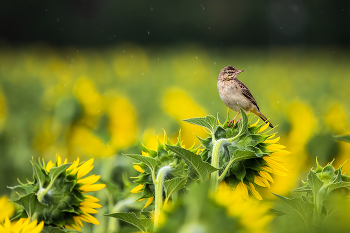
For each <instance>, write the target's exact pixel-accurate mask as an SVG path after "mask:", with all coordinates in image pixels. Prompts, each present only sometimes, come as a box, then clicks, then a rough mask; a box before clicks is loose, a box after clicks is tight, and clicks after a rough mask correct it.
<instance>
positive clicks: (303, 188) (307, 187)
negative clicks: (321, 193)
mask: <svg viewBox="0 0 350 233" xmlns="http://www.w3.org/2000/svg"><path fill="white" fill-rule="evenodd" d="M292 191H294V192H307V193H312V189H311V187H310V185H309V184H307V185H305V186H303V187H299V188H296V189H293V190H292Z"/></svg>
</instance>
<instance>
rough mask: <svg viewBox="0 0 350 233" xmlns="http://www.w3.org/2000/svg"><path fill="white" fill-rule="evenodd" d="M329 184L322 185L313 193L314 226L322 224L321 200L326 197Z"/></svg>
mask: <svg viewBox="0 0 350 233" xmlns="http://www.w3.org/2000/svg"><path fill="white" fill-rule="evenodd" d="M328 187H329V185H328V184H326V185H323V186H322V187H321V188H320V189H319V190H318V192H317V194H316V195H315V200H314V213H313V223H314V225H315V226H321V224H322V208H323V200H324V199H325V198H326V195H327V191H328Z"/></svg>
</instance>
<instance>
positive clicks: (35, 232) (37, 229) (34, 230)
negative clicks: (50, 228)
mask: <svg viewBox="0 0 350 233" xmlns="http://www.w3.org/2000/svg"><path fill="white" fill-rule="evenodd" d="M43 228H44V221H41V222H40V223H39V224H38V225H37V226H36V227H35V228H34V229H33V230H32V231H31V232H30V233H40V232H41V230H42V229H43Z"/></svg>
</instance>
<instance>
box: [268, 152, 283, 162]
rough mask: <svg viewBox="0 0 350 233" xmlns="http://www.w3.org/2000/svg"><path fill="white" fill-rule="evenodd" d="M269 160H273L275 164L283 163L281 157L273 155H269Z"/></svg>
mask: <svg viewBox="0 0 350 233" xmlns="http://www.w3.org/2000/svg"><path fill="white" fill-rule="evenodd" d="M269 158H270V159H272V160H275V161H276V162H279V163H284V162H285V161H284V159H283V158H282V157H281V156H275V155H272V154H270V155H269Z"/></svg>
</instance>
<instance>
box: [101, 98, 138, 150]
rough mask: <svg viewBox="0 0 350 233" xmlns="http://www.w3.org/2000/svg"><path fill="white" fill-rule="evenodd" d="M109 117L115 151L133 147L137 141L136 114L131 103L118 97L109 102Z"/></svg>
mask: <svg viewBox="0 0 350 233" xmlns="http://www.w3.org/2000/svg"><path fill="white" fill-rule="evenodd" d="M107 114H108V117H109V124H108V130H109V132H110V135H111V140H110V142H109V144H110V146H112V147H113V148H115V149H120V148H125V147H128V146H131V145H132V144H134V143H135V141H136V134H137V122H136V112H135V109H134V108H133V106H132V105H131V104H130V102H129V101H128V100H127V99H125V98H121V97H118V96H115V97H113V98H111V99H110V100H109V103H108V106H107Z"/></svg>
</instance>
